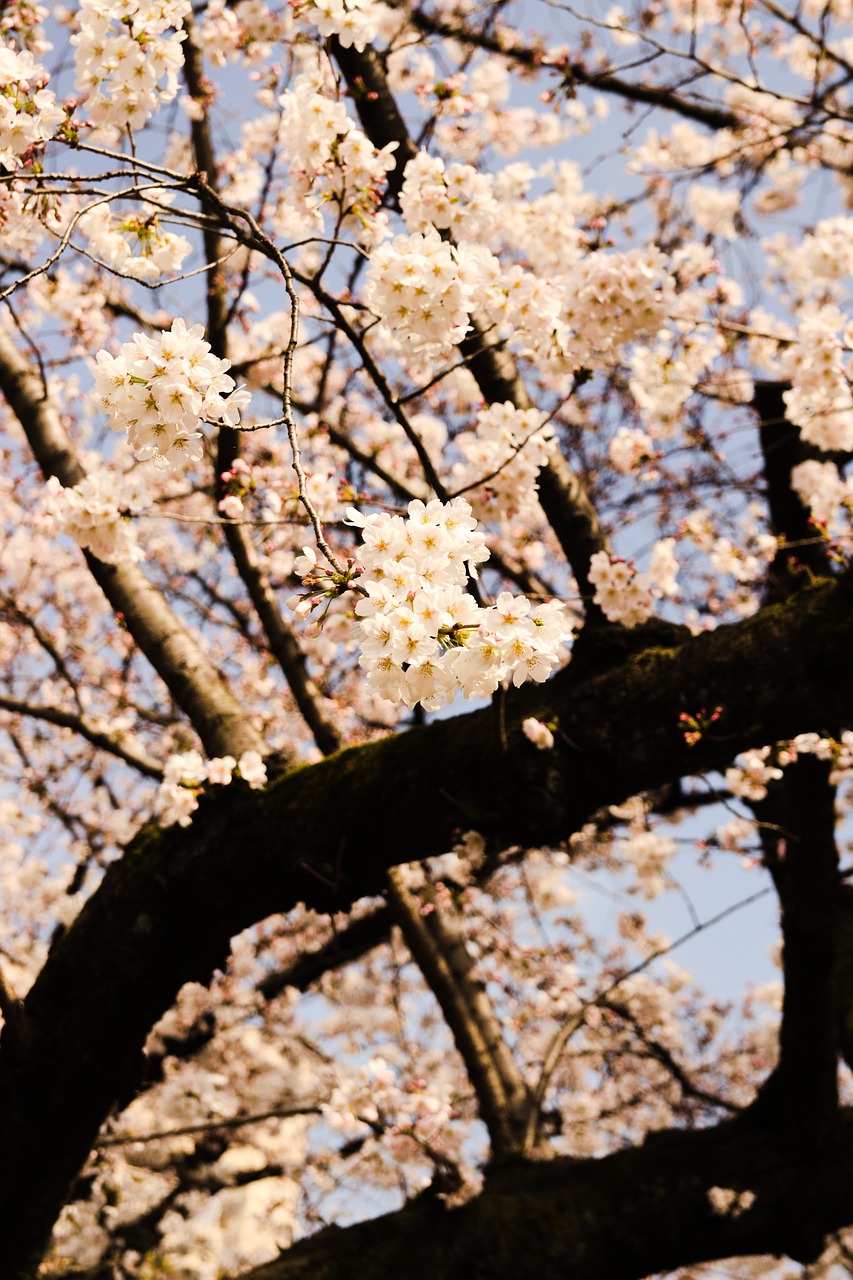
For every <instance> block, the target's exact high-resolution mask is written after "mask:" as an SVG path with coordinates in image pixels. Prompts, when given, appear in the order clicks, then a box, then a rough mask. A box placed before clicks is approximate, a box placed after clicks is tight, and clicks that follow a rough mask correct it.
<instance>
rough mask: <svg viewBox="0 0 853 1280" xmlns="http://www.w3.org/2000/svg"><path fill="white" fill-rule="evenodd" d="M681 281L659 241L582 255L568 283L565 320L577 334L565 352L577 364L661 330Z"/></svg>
mask: <svg viewBox="0 0 853 1280" xmlns="http://www.w3.org/2000/svg"><path fill="white" fill-rule="evenodd" d="M674 299H675V281H674V279H673V277H672V275H671V274H670V271H669V263H668V261H667V258H666V255H665V254H663V253H662V252H661V251H660V249H658V248H656V247H655V246H654V245H647V246H646V247H644V248H642V249H631V250H629V251H628V252H627V253H612V252H608V251H605V250H600V251H598V252H597V253H592V254H589V255H588V256H587V257H584V258H581V259H580V260H579V261H578V262H577V263H576V265H575V266H574V267H573V269H572V271H571V272H570V273H569V275H568V277H567V278H566V281H565V299H564V302H563V307H562V314H561V320H562V322H563V324H564V325H566V327H567V328H568V330H569V331H570V333H571V336H570V337H568V338H567V339H563V340H562V342H561V345H563V347H564V351H563V354H564V356H565V357H566V358H570V359H574V360H575V361H576V363H577V364H579V365H580V364H585V363H587V362H589V361H592V360H595V359H598V358H601V357H603V356H606V355H613V354H615V353H617V352H618V351H619V349H620V348H621V347H624V346H626V345H627V344H628V343H630V342H635V341H637V340H638V339H641V338H647V337H649V336H651V335H653V334H655V333H656V332H657V330H658V329H659V328H660V327H661V325H662V324H663V323H664V321H665V320H666V318H667V315H668V314H669V312H670V311H671V309H672V307H673V305H674Z"/></svg>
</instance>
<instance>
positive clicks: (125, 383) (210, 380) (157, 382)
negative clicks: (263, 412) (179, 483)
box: [95, 320, 250, 469]
mask: <svg viewBox="0 0 853 1280" xmlns="http://www.w3.org/2000/svg"><path fill="white" fill-rule="evenodd" d="M203 333H204V329H203V327H202V326H201V325H200V324H196V325H193V327H192V328H191V329H188V328H187V326H186V323H185V322H184V321H183V320H175V321H173V323H172V327H171V329H168V330H166V331H165V332H163V333H159V334H157V335H156V336H154V337H148V336H147V335H146V334H144V333H135V334H134V335H133V341H132V342H125V343H123V344H122V348H121V352H120V354H119V355H118V356H112V355H110V354H109V352H107V351H99V352H98V355H97V364H96V369H95V397H96V399H97V401H98V403H99V405H100V407H101V408H102V409H103V410H104V412H105V413H107V414H108V415H109V425H110V426H111V427H112V429H113V430H114V431H127V436H128V443H129V444H130V447H131V448H132V449H133V451H134V452H135V454H136V456H137V458H140V459H151V460H152V461H153V462H154V465H155V466H157V467H160V468H162V469H165V468H168V467H174V466H176V465H177V464H178V463H179V462H180V461H181V460H184V461H190V460H195V461H197V460H198V459H199V458H200V457H201V456H202V444H201V433H200V432H199V431H198V430H197V428H198V427H199V426H200V425H201V423H202V422H203V421H206V422H224V423H227V424H228V425H230V426H232V427H233V426H237V425H238V423H239V411H240V409H241V408H242V406H243V405H245V404H246V403H248V401H249V398H250V397H249V394H248V392H246V391H243V390H236V391H235V390H234V387H235V383H234V379H233V378H229V376H228V375H227V373H226V372H225V370H226V369H228V368H229V367H230V365H229V362H228V361H227V360H220V359H218V357H216V356H214V355H211V352H210V344H209V343H207V342H205V341H204V338H203V337H202V334H203ZM229 393H231V394H230V395H229ZM225 396H228V399H227V400H226V399H224V397H225Z"/></svg>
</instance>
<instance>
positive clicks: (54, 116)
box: [0, 45, 65, 170]
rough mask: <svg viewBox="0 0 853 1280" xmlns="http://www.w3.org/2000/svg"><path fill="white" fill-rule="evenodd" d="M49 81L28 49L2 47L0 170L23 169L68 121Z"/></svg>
mask: <svg viewBox="0 0 853 1280" xmlns="http://www.w3.org/2000/svg"><path fill="white" fill-rule="evenodd" d="M47 81H48V74H47V71H46V70H45V69H44V67H43V66H41V65H40V64H39V63H38V62H36V60H35V58H34V57H33V55H32V53H30V51H29V50H28V49H23V50H21V52H16V51H15V50H14V49H13V48H12V47H11V46H10V45H3V46H2V47H0V167H2V168H4V169H7V170H11V169H17V168H19V167H20V166H21V165H22V164H23V163H24V162H25V159H26V157H27V155H28V154H31V151H32V148H34V147H37V146H39V145H40V144H41V143H43V142H46V141H47V140H48V138H50V137H52V136H53V134H54V132H55V130H56V128H57V125H59V124H60V123H61V122H62V121H63V120H64V119H65V111H64V110H63V108H62V107H61V106H59V105H58V104H57V101H56V98H55V96H54V94H53V92H52V91H51V90H50V89H47V88H45V86H46V84H47Z"/></svg>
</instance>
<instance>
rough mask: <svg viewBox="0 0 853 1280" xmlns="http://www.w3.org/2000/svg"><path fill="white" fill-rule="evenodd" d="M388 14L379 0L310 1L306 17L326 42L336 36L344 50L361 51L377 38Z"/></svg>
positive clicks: (305, 13)
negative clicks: (329, 37)
mask: <svg viewBox="0 0 853 1280" xmlns="http://www.w3.org/2000/svg"><path fill="white" fill-rule="evenodd" d="M385 12H386V10H385V6H384V5H382V4H377V3H376V0H311V2H310V3H309V5H308V6H307V8H306V10H305V12H304V14H303V16H304V17H305V18H306V20H307V21H308V22H310V23H311V24H312V26H314V27H316V28H317V30H318V31H319V33H320V35H321V36H323V38H324V39H325V38H326V37H328V36H337V38H338V40H339V41H340V43H341V45H342V47H343V48H344V49H349V48H355V49H358V50H359V52H361V51H362V50H363V49H364V48H365V46H366V45H368V44H372V43H373V41H374V40H375V39H376V37H377V36H378V34H379V28H380V25H381V23H382V20H383V18H384V17H385Z"/></svg>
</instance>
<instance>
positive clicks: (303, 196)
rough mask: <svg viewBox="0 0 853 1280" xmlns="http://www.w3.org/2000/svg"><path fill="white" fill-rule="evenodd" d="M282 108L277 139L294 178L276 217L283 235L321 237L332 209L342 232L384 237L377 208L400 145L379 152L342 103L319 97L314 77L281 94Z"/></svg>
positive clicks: (321, 94)
mask: <svg viewBox="0 0 853 1280" xmlns="http://www.w3.org/2000/svg"><path fill="white" fill-rule="evenodd" d="M279 106H280V107H281V118H280V121H279V125H278V136H279V140H280V144H281V147H282V152H283V155H284V156H285V157H286V159H287V161H288V164H289V174H290V186H289V187H287V188H286V189H285V190H284V191H283V192H282V195H281V197H280V199H279V202H278V206H277V209H276V214H275V219H276V224H277V225H278V226H279V228H280V230H281V234H283V235H286V236H288V238H294V239H295V238H298V237H299V236H300V235H310V234H311V233H312V232H314V233H319V232H321V231H322V229H323V212H324V210H325V209H326V208H329V207H331V209H332V211H333V212H334V213H335V215H336V216H337V217H338V218H339V219H340V227H341V229H343V230H346V231H349V232H352V233H354V234H355V235H356V236H358V237H359V238H362V239H364V238H366V237H367V238H369V236H375V235H377V234H379V233H380V232H382V231H384V228H385V225H386V222H387V215H385V214H384V213H381V212H380V211H379V208H378V206H379V201H380V198H381V195H382V191H383V189H384V186H385V177H386V174H387V172H388V170H389V169H393V167H394V151H395V150H396V147H397V143H396V142H392V143H389V144H388V145H387V146H385V147H383V148H382V150H381V151H377V149H376V147H374V146H373V143H372V142H370V141H369V140H368V138H367V137H366V136H365V134H364V133H363V132H362V131H361V130H360V129H359V128H357V127H356V125H355V124H354V123H353V121H352V119H351V118H350V117H349V115H348V114H347V110H346V107H345V106H344V104H343V102H341V101H339V100H337V99H335V98H334V97H331V96H330V95H329V93H327V92H320V91H319V87H318V85H317V84H316V82H315V81H314V80H312V79H311V78H310V77H305V78H303V79H301V80H298V81H297V82H296V83H295V85H294V87H293V88H292V89H289V90H288V91H287V93H284V94H282V96H281V97H280V98H279ZM368 233H369V236H368Z"/></svg>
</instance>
